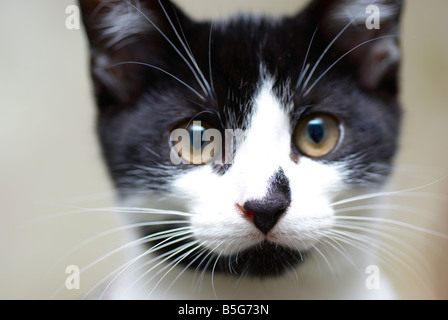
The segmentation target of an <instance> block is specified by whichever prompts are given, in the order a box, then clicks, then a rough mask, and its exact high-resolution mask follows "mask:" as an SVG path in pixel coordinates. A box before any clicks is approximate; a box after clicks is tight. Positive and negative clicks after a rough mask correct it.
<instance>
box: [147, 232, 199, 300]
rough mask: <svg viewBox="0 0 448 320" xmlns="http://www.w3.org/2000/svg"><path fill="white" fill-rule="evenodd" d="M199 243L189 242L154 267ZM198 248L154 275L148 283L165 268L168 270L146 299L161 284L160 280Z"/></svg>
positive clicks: (195, 248)
mask: <svg viewBox="0 0 448 320" xmlns="http://www.w3.org/2000/svg"><path fill="white" fill-rule="evenodd" d="M198 242H199V241H197V240H195V241H191V242H190V243H187V244H185V245H183V246H181V247H179V248H176V249H175V252H174V253H173V254H171V255H170V256H168V257H167V258H165V259H164V260H162V261H160V262H159V263H158V264H157V265H155V266H154V267H156V266H158V265H160V264H161V263H163V262H165V261H167V260H169V259H172V258H173V257H175V256H176V255H178V254H179V253H181V252H182V251H184V250H186V249H188V248H190V247H192V246H193V245H195V244H197V243H198ZM199 248H200V245H198V246H195V247H194V248H193V249H192V250H190V251H188V252H187V253H185V254H183V255H182V256H180V257H178V258H176V259H174V260H173V261H171V262H170V263H169V264H168V265H166V266H165V267H163V268H162V269H161V270H159V271H158V272H157V273H155V274H154V275H153V276H152V277H151V278H150V279H149V280H148V282H150V281H151V280H152V279H153V278H154V277H156V276H157V275H158V274H159V273H160V272H162V271H163V270H164V269H166V268H170V269H169V270H168V271H167V272H165V274H164V275H163V276H162V277H161V278H160V279H159V281H157V283H156V284H155V285H154V286H153V288H152V290H151V291H150V292H149V293H148V295H147V297H148V298H149V297H150V296H151V294H152V293H153V292H154V290H155V289H156V288H157V287H158V285H159V284H160V283H161V282H162V280H163V279H164V278H165V277H166V276H167V275H168V273H169V272H171V270H173V269H174V268H175V267H176V266H177V265H178V264H179V263H180V262H181V261H182V260H183V259H185V258H186V257H187V256H188V255H189V254H191V253H192V252H194V251H196V250H197V249H199ZM154 267H152V268H151V269H150V270H151V271H152V269H153V268H154Z"/></svg>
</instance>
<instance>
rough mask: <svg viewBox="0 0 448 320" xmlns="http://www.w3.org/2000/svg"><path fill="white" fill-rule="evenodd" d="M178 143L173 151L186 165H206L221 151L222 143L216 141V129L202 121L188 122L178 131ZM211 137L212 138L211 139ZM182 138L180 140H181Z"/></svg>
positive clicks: (174, 144)
mask: <svg viewBox="0 0 448 320" xmlns="http://www.w3.org/2000/svg"><path fill="white" fill-rule="evenodd" d="M175 131H176V132H177V134H176V136H177V139H175V140H177V143H173V149H174V150H175V151H176V152H177V154H178V155H179V157H181V158H182V159H183V160H184V163H190V164H198V165H199V164H205V163H208V162H210V161H211V160H213V159H214V158H215V157H216V156H217V154H218V153H219V149H220V145H221V144H220V141H219V144H218V141H215V139H216V138H215V136H216V132H217V130H216V129H213V128H212V127H211V126H210V125H208V124H207V123H204V122H202V121H193V122H186V123H183V124H181V125H180V126H179V127H178V128H177V129H176V130H175ZM210 132H211V133H210ZM210 137H211V138H210ZM179 138H180V139H179Z"/></svg>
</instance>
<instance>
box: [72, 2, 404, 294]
mask: <svg viewBox="0 0 448 320" xmlns="http://www.w3.org/2000/svg"><path fill="white" fill-rule="evenodd" d="M80 4H81V9H82V13H83V19H84V24H85V28H86V31H87V35H88V39H89V41H90V54H91V71H92V77H93V84H94V91H95V97H96V101H97V105H98V132H99V137H100V141H101V146H102V150H103V154H104V159H105V161H106V163H107V166H108V169H109V172H110V175H111V177H112V179H113V181H114V183H115V186H116V189H117V191H118V195H119V201H120V203H121V205H122V209H121V211H128V212H130V213H129V221H127V223H129V224H132V225H134V226H139V227H138V228H137V227H136V228H135V229H136V230H139V231H138V232H136V233H135V235H133V237H134V240H133V241H132V240H130V242H129V246H128V248H129V249H133V250H134V249H135V251H132V252H133V256H131V257H130V258H129V263H127V264H126V265H124V266H123V268H122V269H121V270H120V271H119V272H118V273H117V274H116V275H115V277H112V278H113V280H112V281H110V283H111V285H110V286H109V285H108V286H107V290H104V295H102V296H101V297H105V298H138V299H140V298H142V299H143V298H150V299H168V298H175V299H192V298H215V297H216V298H223V299H229V298H230V299H237V298H245V299H254V298H258V299H265V298H269V299H300V298H307V299H310V298H355V299H358V298H359V299H362V298H394V297H395V293H394V290H393V289H392V286H391V285H390V284H389V282H388V281H387V279H386V276H385V275H383V274H381V283H380V285H379V286H376V287H375V288H372V287H371V286H369V285H367V284H366V281H367V280H366V279H367V277H368V274H366V269H368V267H369V266H374V267H375V266H378V265H379V264H380V262H381V261H380V260H377V255H376V254H375V253H374V246H372V247H371V248H369V243H368V242H369V241H366V240H364V241H359V240H358V242H356V241H355V240H354V238H356V235H355V233H353V232H352V231H353V228H352V229H351V228H350V226H358V231H359V230H362V228H361V227H360V225H359V224H358V225H357V224H356V223H360V222H361V221H360V220H359V219H358V218H359V217H358V216H348V215H340V214H338V213H339V212H344V211H343V210H338V209H339V208H341V207H342V206H343V205H344V204H345V203H346V202H350V201H351V200H354V199H356V195H361V196H360V197H359V198H362V194H365V193H367V192H372V190H378V189H380V188H381V187H382V186H383V184H384V183H385V181H386V180H387V177H388V175H389V174H390V172H391V168H392V160H393V157H394V154H395V153H396V149H397V141H398V135H399V128H400V106H399V102H398V99H397V93H398V71H399V60H400V50H399V46H398V39H399V37H398V32H399V18H400V13H401V7H402V3H401V1H399V0H378V1H370V0H367V1H365V0H314V1H311V3H310V4H309V5H308V6H307V7H306V8H305V9H304V10H303V11H301V12H300V13H298V14H293V15H291V16H288V17H284V18H270V17H265V16H247V15H242V16H238V17H233V18H229V19H225V20H222V21H213V22H196V21H193V20H192V19H190V18H189V17H187V16H186V15H185V14H184V13H183V12H182V11H181V10H180V9H179V8H178V7H176V6H175V5H174V4H173V3H171V2H170V1H167V0H140V1H125V0H113V1H112V0H111V1H105V0H103V1H101V0H81V1H80ZM372 4H373V5H375V6H376V8H378V9H379V14H380V15H379V19H380V20H379V23H380V25H379V28H368V27H367V25H366V19H367V18H368V14H366V9H367V7H368V6H369V5H372ZM176 130H180V131H176ZM174 132H181V133H182V134H184V135H173V133H174ZM185 134H186V135H185ZM211 136H213V138H210V137H211ZM182 137H183V139H182ZM210 146H213V148H209V147H210ZM353 197H355V198H353ZM136 213H139V214H136ZM363 226H364V227H363V228H364V229H365V230H367V229H368V228H367V227H365V225H363ZM367 232H368V231H367ZM361 239H368V238H361Z"/></svg>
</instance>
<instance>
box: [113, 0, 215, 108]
mask: <svg viewBox="0 0 448 320" xmlns="http://www.w3.org/2000/svg"><path fill="white" fill-rule="evenodd" d="M122 1H124V2H126V3H127V4H128V5H130V6H131V7H133V8H134V9H135V10H137V11H138V12H139V13H140V14H141V15H142V16H143V17H144V18H145V19H146V20H147V21H148V22H149V23H150V24H151V25H152V26H153V27H154V28H155V29H156V30H157V31H158V32H159V33H160V35H161V36H162V37H163V38H164V39H165V40H166V41H167V42H168V43H169V44H170V46H171V47H172V48H173V49H174V51H176V53H177V54H178V55H179V56H180V58H181V59H182V60H183V61H184V62H185V64H186V65H187V66H188V68H189V69H190V70H191V72H192V73H193V75H194V77H195V78H196V81H197V82H198V84H199V86H200V87H201V88H202V90H203V91H204V92H205V93H207V90H206V88H205V87H204V84H203V83H202V82H201V81H200V79H199V76H198V75H197V73H196V71H195V70H194V68H193V66H192V65H191V64H190V63H189V62H188V60H187V58H185V56H184V55H183V54H182V53H181V52H180V51H179V49H178V48H177V47H176V46H175V45H174V43H173V42H172V41H171V40H170V39H169V38H168V37H167V35H166V34H165V33H164V32H163V31H162V30H161V29H160V28H159V27H158V26H157V25H156V24H155V23H154V22H153V21H152V20H151V19H150V18H149V17H148V16H147V15H146V14H145V13H144V12H143V11H142V10H141V9H139V8H138V7H136V6H135V5H134V4H132V3H130V2H129V1H127V0H122ZM159 3H160V2H159ZM162 9H163V10H164V8H163V6H162ZM164 11H165V10H164ZM170 23H171V20H170ZM156 68H157V67H156ZM158 69H159V70H162V69H160V68H158ZM195 92H196V91H195ZM199 96H200V97H201V98H202V99H203V100H205V99H204V98H203V97H202V96H201V95H199Z"/></svg>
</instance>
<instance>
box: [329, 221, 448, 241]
mask: <svg viewBox="0 0 448 320" xmlns="http://www.w3.org/2000/svg"><path fill="white" fill-rule="evenodd" d="M335 217H336V218H337V219H342V220H359V221H370V222H380V223H386V224H391V225H396V226H400V227H404V228H407V229H410V230H414V231H418V232H421V233H424V234H428V235H432V236H436V237H438V238H442V239H445V240H448V235H446V234H444V233H441V232H437V231H434V230H430V229H427V228H423V227H419V226H416V225H413V224H410V223H406V222H403V221H398V220H393V219H388V218H381V217H360V216H339V215H338V216H335Z"/></svg>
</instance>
